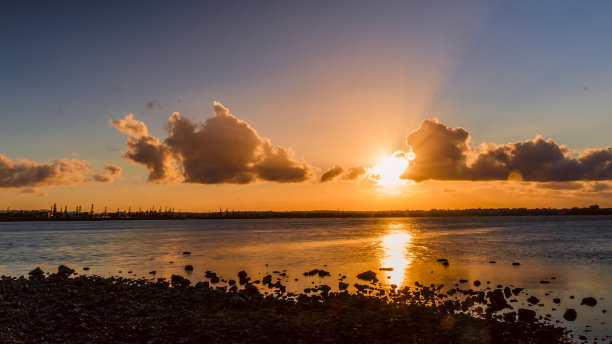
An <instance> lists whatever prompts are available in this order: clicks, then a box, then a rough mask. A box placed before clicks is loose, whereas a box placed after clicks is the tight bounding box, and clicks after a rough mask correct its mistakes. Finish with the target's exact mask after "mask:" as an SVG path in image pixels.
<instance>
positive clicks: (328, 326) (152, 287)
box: [0, 266, 578, 343]
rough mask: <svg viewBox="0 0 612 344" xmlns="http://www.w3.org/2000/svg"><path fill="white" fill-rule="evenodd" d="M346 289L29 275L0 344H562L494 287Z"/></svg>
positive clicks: (18, 283) (3, 298)
mask: <svg viewBox="0 0 612 344" xmlns="http://www.w3.org/2000/svg"><path fill="white" fill-rule="evenodd" d="M321 271H322V270H321ZM318 273H319V271H317V274H318ZM208 274H209V275H210V278H211V280H212V279H213V277H217V276H216V275H214V273H212V272H209V273H208ZM266 277H267V276H266ZM339 283H340V285H339V287H340V289H342V287H343V284H344V283H342V282H339ZM357 286H359V287H357ZM344 287H345V288H346V284H344ZM355 287H356V288H357V290H358V291H359V292H358V293H356V294H351V293H348V292H346V291H342V292H330V290H331V288H330V287H329V286H327V285H322V286H318V287H316V288H313V289H312V290H309V291H307V292H304V293H302V294H294V293H291V292H286V291H285V290H284V288H283V286H282V285H281V284H280V283H279V282H278V281H277V282H275V283H272V281H271V279H270V278H265V279H264V280H263V281H252V280H251V279H250V277H249V276H248V274H247V273H246V272H245V271H241V272H239V273H238V274H237V276H236V278H235V280H230V281H228V283H227V284H226V285H223V286H216V284H211V283H209V282H199V283H197V284H195V285H191V283H190V282H189V281H188V280H187V279H185V278H183V277H181V276H177V275H174V276H173V277H172V279H171V280H170V281H166V280H163V279H151V280H146V279H126V278H120V277H108V278H104V277H99V276H85V275H74V270H72V269H70V268H67V267H65V266H60V267H59V268H58V272H56V273H53V274H45V273H44V272H43V271H42V270H40V269H35V270H33V271H31V272H30V276H29V277H28V278H25V277H19V278H15V277H6V276H2V278H1V280H0V343H216V342H219V343H226V342H231V343H290V342H291V343H292V342H307V343H312V342H317V343H365V342H369V343H371V342H375V343H385V342H394V343H398V342H399V343H569V342H572V340H571V338H569V337H568V336H567V331H566V330H565V329H563V328H560V327H555V326H552V325H549V324H544V323H543V322H541V320H539V319H538V318H537V317H535V312H533V311H530V310H528V309H524V310H523V309H518V310H512V309H509V308H510V307H507V305H508V304H507V302H506V297H507V296H506V295H505V293H504V290H503V289H493V290H492V291H490V292H488V293H484V292H475V291H471V292H470V291H468V290H461V289H459V288H454V289H451V290H449V291H446V292H442V291H441V287H440V286H434V285H431V286H423V285H419V284H418V283H417V285H416V286H413V287H411V288H408V287H404V288H402V289H395V288H392V289H390V290H387V291H385V290H375V289H374V288H373V287H371V285H368V284H363V285H359V284H356V285H355ZM264 288H265V289H266V290H267V291H269V292H267V293H265V294H264V293H262V291H260V290H263V289H264ZM373 290H375V292H372V291H373ZM511 292H513V291H511ZM457 295H462V297H460V298H458V297H456V296H457ZM505 308H508V309H506V310H505V312H504V313H502V312H501V310H504V309H505ZM469 309H477V311H478V312H480V313H481V316H474V313H473V312H468V310H469ZM575 340H578V339H575Z"/></svg>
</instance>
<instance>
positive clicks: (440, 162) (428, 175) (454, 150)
mask: <svg viewBox="0 0 612 344" xmlns="http://www.w3.org/2000/svg"><path fill="white" fill-rule="evenodd" d="M469 141H470V135H469V134H468V132H467V131H466V130H465V129H463V128H449V127H447V126H445V125H444V124H442V123H440V122H438V119H436V118H434V119H433V120H425V121H423V122H422V123H421V126H420V127H419V129H417V130H415V131H413V132H412V133H410V134H409V135H408V138H407V142H408V145H409V146H410V147H412V151H413V152H414V154H415V158H414V160H413V161H412V163H411V164H410V165H411V166H409V168H408V169H407V170H406V171H405V173H404V174H402V178H403V179H411V180H414V181H423V180H427V179H437V180H445V179H462V178H461V176H462V175H463V173H464V172H465V171H464V170H465V163H466V159H467V153H468V151H469Z"/></svg>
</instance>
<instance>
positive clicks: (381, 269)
mask: <svg viewBox="0 0 612 344" xmlns="http://www.w3.org/2000/svg"><path fill="white" fill-rule="evenodd" d="M378 270H380V271H393V268H380V269H378Z"/></svg>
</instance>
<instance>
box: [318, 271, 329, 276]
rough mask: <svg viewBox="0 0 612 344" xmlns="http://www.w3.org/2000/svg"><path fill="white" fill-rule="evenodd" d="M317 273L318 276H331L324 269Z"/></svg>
mask: <svg viewBox="0 0 612 344" xmlns="http://www.w3.org/2000/svg"><path fill="white" fill-rule="evenodd" d="M317 274H318V275H319V277H325V276H331V274H330V273H329V272H328V271H325V270H319V272H318V273H317Z"/></svg>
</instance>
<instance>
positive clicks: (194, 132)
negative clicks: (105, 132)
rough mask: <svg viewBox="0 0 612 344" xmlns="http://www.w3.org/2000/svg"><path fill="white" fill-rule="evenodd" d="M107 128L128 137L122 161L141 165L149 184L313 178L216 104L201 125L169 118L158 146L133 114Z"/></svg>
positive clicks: (287, 153) (301, 165) (289, 154)
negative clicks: (163, 137) (166, 134)
mask: <svg viewBox="0 0 612 344" xmlns="http://www.w3.org/2000/svg"><path fill="white" fill-rule="evenodd" d="M110 124H111V126H113V127H114V128H115V129H117V131H119V132H120V133H123V134H126V135H128V140H127V142H126V144H127V146H128V150H127V151H125V152H123V154H122V155H123V157H124V158H125V159H126V160H128V161H130V162H132V163H134V164H142V165H145V166H146V167H147V169H148V170H149V180H150V181H153V182H156V183H166V182H173V181H181V182H186V183H200V184H219V183H230V184H248V183H253V182H256V181H271V182H279V183H300V182H304V181H306V180H308V179H310V178H311V177H312V174H313V168H312V166H310V165H308V164H307V163H305V162H298V161H297V160H296V159H295V157H294V155H293V152H292V151H291V150H285V149H283V148H281V147H277V146H272V144H271V143H270V141H269V140H268V139H266V138H262V137H260V136H259V135H258V134H257V131H255V129H253V128H252V127H251V126H249V125H248V124H247V123H246V122H244V121H242V120H240V119H238V118H237V117H235V116H233V115H232V114H230V113H229V110H228V109H227V108H225V107H224V106H223V105H221V104H220V103H217V102H215V103H214V117H212V118H208V119H207V120H206V121H205V122H204V123H199V122H193V121H191V120H189V119H187V118H184V117H182V116H181V115H180V114H179V113H178V112H175V113H173V114H172V116H170V118H169V119H168V121H167V122H166V126H167V129H168V137H167V138H166V139H165V140H164V141H163V142H161V141H160V140H159V139H158V138H156V137H153V136H151V135H149V134H148V130H147V126H146V125H145V124H144V123H143V122H141V121H138V120H135V119H134V118H133V115H132V114H128V115H126V116H125V118H123V119H118V120H113V119H111V120H110Z"/></svg>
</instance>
